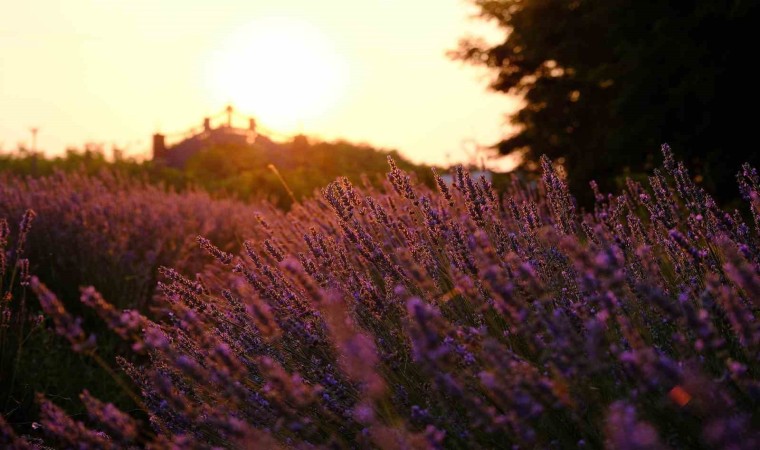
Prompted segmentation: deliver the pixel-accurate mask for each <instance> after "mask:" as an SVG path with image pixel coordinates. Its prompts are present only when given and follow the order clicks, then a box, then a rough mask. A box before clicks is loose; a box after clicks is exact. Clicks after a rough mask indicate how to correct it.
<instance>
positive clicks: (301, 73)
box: [208, 18, 347, 132]
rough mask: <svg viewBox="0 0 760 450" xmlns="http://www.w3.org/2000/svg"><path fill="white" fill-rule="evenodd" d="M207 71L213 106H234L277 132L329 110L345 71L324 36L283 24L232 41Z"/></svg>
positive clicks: (250, 30)
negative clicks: (226, 104) (228, 103)
mask: <svg viewBox="0 0 760 450" xmlns="http://www.w3.org/2000/svg"><path fill="white" fill-rule="evenodd" d="M209 69H210V70H209V77H208V82H209V88H210V91H211V96H212V100H213V101H214V102H215V103H217V104H222V103H227V102H230V103H233V104H235V105H236V106H237V107H238V108H240V109H241V110H243V111H244V112H245V113H250V114H253V115H255V116H256V117H257V118H259V120H260V121H261V122H262V123H263V124H264V125H266V126H271V127H272V128H274V129H276V130H278V131H282V132H293V131H297V130H296V128H297V127H299V126H300V125H302V124H303V123H304V122H305V121H308V120H309V119H311V118H314V117H317V116H318V115H320V114H323V113H325V112H326V111H327V110H328V109H330V107H332V106H334V105H335V104H336V103H337V102H338V100H339V99H340V96H341V94H342V93H343V91H344V89H345V83H346V81H347V70H346V65H345V63H344V61H342V60H341V58H340V57H339V56H338V55H337V53H336V52H335V51H334V50H333V49H332V48H331V45H330V42H329V41H328V39H327V38H326V37H325V35H324V34H323V33H321V32H320V31H319V30H318V29H316V28H313V27H311V26H310V25H309V24H307V23H303V22H299V21H297V20H294V19H285V18H270V19H263V20H258V21H255V22H252V23H250V24H249V25H248V26H246V27H244V28H243V29H241V30H240V31H238V32H237V33H234V34H233V35H231V36H230V37H229V39H228V40H227V41H226V42H225V43H223V45H222V46H221V47H220V48H219V49H218V50H217V51H216V52H215V53H214V54H213V55H212V57H211V58H210V66H209Z"/></svg>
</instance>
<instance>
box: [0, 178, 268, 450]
mask: <svg viewBox="0 0 760 450" xmlns="http://www.w3.org/2000/svg"><path fill="white" fill-rule="evenodd" d="M262 208H266V205H258V206H257V207H256V209H255V210H254V209H253V208H252V207H250V206H248V205H245V204H242V203H240V202H235V201H232V200H220V199H214V198H211V197H210V196H209V195H208V194H206V193H205V192H202V191H186V192H182V193H177V192H172V191H170V190H167V189H164V188H161V187H158V186H152V185H150V184H147V183H144V182H140V181H138V180H136V179H134V177H133V178H132V179H129V178H125V177H123V176H122V175H119V174H118V173H117V172H115V171H114V172H103V173H102V174H100V175H99V176H87V175H85V174H84V173H82V172H72V173H57V174H53V175H51V176H47V177H42V178H28V177H20V176H15V175H12V174H9V173H3V174H0V218H2V217H5V218H7V219H8V221H4V222H2V223H3V225H0V263H2V264H0V297H2V298H3V301H0V415H2V414H5V415H6V418H7V419H8V420H9V421H12V422H13V423H22V424H25V425H24V427H25V428H27V429H28V428H29V423H30V422H31V421H32V420H34V419H35V418H36V417H37V415H38V413H37V412H36V411H35V409H37V408H36V406H35V399H34V394H35V392H36V391H42V392H46V393H49V394H50V395H51V396H55V397H57V398H58V399H59V403H60V404H61V405H62V406H64V407H65V408H66V409H67V410H68V411H70V412H71V413H81V412H82V411H83V409H84V408H83V406H82V405H81V402H79V400H78V399H77V395H78V394H79V393H80V392H81V391H82V389H83V388H85V387H86V388H88V389H89V390H90V392H92V393H93V394H94V395H98V396H108V398H109V400H110V401H113V402H116V403H117V404H119V405H120V406H122V407H125V408H134V404H133V403H134V402H132V401H130V399H129V396H128V395H126V394H125V393H123V392H121V391H120V390H118V383H116V382H115V381H114V380H113V379H112V378H111V377H110V376H109V375H108V370H106V369H104V368H102V367H101V365H100V364H98V363H97V362H95V361H93V360H92V359H91V358H85V359H82V358H81V357H80V356H79V355H76V354H72V353H71V352H70V351H69V350H68V349H67V348H66V345H65V343H64V342H62V341H61V340H60V339H58V338H56V336H55V335H54V333H51V332H50V331H49V329H50V327H49V326H47V325H48V324H47V323H45V322H42V321H41V316H40V315H39V312H40V308H39V305H38V302H37V300H36V298H34V296H33V295H32V296H29V295H28V294H27V292H25V291H26V290H27V289H28V288H27V287H26V286H24V285H25V284H27V283H26V282H25V280H26V279H27V278H28V275H29V274H30V273H33V274H35V275H37V276H38V277H39V278H40V279H43V280H45V283H46V284H47V285H48V286H49V287H50V288H51V289H53V290H54V291H55V292H56V293H57V294H58V295H59V296H60V298H62V299H63V300H64V301H65V302H66V307H67V308H68V309H69V311H70V312H72V313H74V314H76V315H78V316H81V317H82V319H83V320H84V325H85V326H86V327H87V328H88V330H89V331H90V332H92V333H94V334H97V335H98V350H99V354H100V355H101V356H102V358H103V359H104V360H105V361H106V362H108V363H109V364H110V365H113V360H114V353H116V352H121V351H122V349H124V348H126V349H128V345H125V344H123V343H121V342H120V339H119V338H118V337H117V336H115V335H114V334H113V333H109V332H108V330H107V327H106V326H105V325H104V324H102V322H101V321H100V320H99V319H98V318H97V316H96V315H95V314H93V313H92V312H91V311H89V310H87V308H85V307H84V306H83V305H81V304H80V303H79V301H78V297H79V287H80V286H86V285H94V286H95V287H96V288H97V289H98V290H99V291H100V292H101V293H102V294H103V295H105V296H106V297H107V298H108V299H109V301H110V302H111V303H113V304H114V305H115V306H116V307H118V308H137V309H139V310H141V311H147V309H148V305H149V303H150V301H151V299H152V297H153V295H154V292H155V288H156V282H157V280H158V278H159V273H158V268H159V267H161V266H171V267H176V268H177V269H178V270H181V271H183V272H186V273H195V272H199V271H202V270H203V267H204V266H205V265H206V264H208V262H209V261H208V260H207V259H206V258H205V257H204V255H203V254H200V252H198V251H197V250H196V244H195V235H196V234H199V233H200V234H204V235H207V236H209V237H210V238H212V239H214V242H216V243H218V244H219V246H221V247H223V248H224V249H225V250H227V251H238V250H239V249H241V248H242V241H243V238H244V237H251V236H255V234H254V232H255V228H254V227H253V225H251V220H250V217H251V216H252V215H254V214H255V212H256V211H257V210H262ZM27 209H31V210H33V211H34V213H36V214H33V213H26V212H25V211H26V210H27ZM22 217H23V220H21V222H22V223H21V224H20V226H18V225H19V222H18V221H19V220H20V219H22ZM9 225H10V226H9ZM14 272H15V275H14ZM19 282H22V283H19ZM0 447H2V445H0Z"/></svg>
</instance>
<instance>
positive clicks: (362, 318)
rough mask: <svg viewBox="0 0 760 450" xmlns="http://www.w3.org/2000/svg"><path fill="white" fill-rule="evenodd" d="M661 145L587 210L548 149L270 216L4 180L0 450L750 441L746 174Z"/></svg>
mask: <svg viewBox="0 0 760 450" xmlns="http://www.w3.org/2000/svg"><path fill="white" fill-rule="evenodd" d="M663 155H664V167H662V168H661V169H658V170H655V171H654V173H652V174H651V177H650V178H649V180H648V183H646V184H641V183H639V182H636V181H632V180H629V181H628V182H627V184H626V187H625V189H624V190H623V191H621V192H618V193H611V194H608V193H603V192H600V191H599V190H598V189H597V188H596V185H595V184H593V183H592V186H591V188H592V189H593V191H594V194H595V198H596V202H595V205H594V207H593V209H591V210H583V209H581V208H579V207H578V206H577V205H576V202H575V200H574V199H573V197H572V196H571V195H570V192H569V190H568V188H567V185H566V183H565V181H564V178H563V177H562V176H561V174H560V173H559V172H558V171H557V170H555V168H554V167H553V165H552V163H551V161H549V160H548V159H546V158H544V159H542V169H543V175H542V178H541V180H539V182H537V183H532V182H521V181H519V180H518V179H517V178H515V179H514V182H513V183H512V185H511V187H509V188H508V189H506V190H505V191H504V192H496V191H495V190H494V189H493V187H492V186H491V185H490V184H489V182H487V181H486V180H485V179H473V178H472V177H471V176H470V175H469V174H468V173H467V171H466V170H464V169H462V168H461V167H460V168H459V169H458V170H457V171H456V172H455V174H454V177H453V178H454V183H453V185H447V184H446V183H444V181H443V180H442V179H441V178H440V177H438V176H437V175H436V179H437V182H438V183H437V186H438V188H437V189H436V190H431V189H429V188H427V187H425V186H424V185H422V184H420V183H417V182H416V179H415V178H414V177H411V176H410V175H408V174H406V173H405V172H403V171H401V170H400V169H398V168H397V167H396V165H395V163H394V162H393V161H392V160H390V171H389V173H388V176H387V181H386V182H385V184H384V186H382V187H380V188H377V187H372V186H371V185H369V184H367V185H365V186H355V185H352V184H351V183H350V182H349V181H348V180H347V179H338V180H336V181H335V182H333V183H331V184H330V185H328V186H326V187H325V188H324V189H323V190H322V191H321V195H318V196H317V197H315V198H314V199H310V200H304V201H302V202H301V203H297V204H295V205H294V206H293V207H292V209H291V210H290V211H288V212H284V211H282V210H279V209H276V208H274V207H271V206H269V205H268V204H267V203H256V204H245V203H240V202H237V201H234V200H224V199H214V198H212V197H210V196H209V195H208V194H205V193H203V192H200V191H198V192H195V191H191V192H186V193H177V192H171V191H169V190H166V189H164V188H162V187H157V186H153V185H150V184H146V183H141V182H138V181H134V180H132V181H130V180H123V179H120V178H119V177H118V176H115V175H108V174H103V175H100V176H84V175H77V174H76V173H73V174H66V175H63V174H58V175H54V176H50V177H43V178H38V179H31V178H20V177H14V176H9V175H5V176H2V177H0V217H5V220H4V221H2V222H0V248H2V252H0V258H2V259H0V280H1V284H0V294H2V296H3V297H2V303H1V304H0V317H1V318H2V322H1V323H0V346H2V347H1V348H2V353H1V354H0V356H2V358H0V401H2V402H3V404H0V406H1V407H3V409H2V410H1V411H2V413H3V414H2V416H0V447H2V448H9V449H42V448H63V449H69V448H71V449H132V448H134V449H142V448H146V449H211V448H233V449H257V448H267V449H268V448H299V449H306V448H331V449H343V448H346V449H351V448H381V449H418V448H419V449H427V448H429V449H438V448H475V449H477V448H514V449H531V448H542V449H543V448H549V449H566V448H609V449H655V448H662V449H665V448H684V449H685V448H697V449H712V448H716V449H756V448H760V408H759V407H758V406H759V402H760V322H759V321H758V318H759V317H760V235H758V226H760V176H758V174H757V172H756V171H755V170H754V169H753V168H751V167H749V166H745V167H744V168H743V169H742V171H741V173H740V174H739V175H738V177H737V180H738V189H739V191H740V192H741V195H742V197H743V198H744V200H745V204H744V205H743V206H742V207H741V208H742V209H741V210H738V211H726V210H723V209H721V208H720V207H719V206H718V205H717V204H716V202H715V201H713V200H712V198H711V197H710V195H709V194H708V193H706V192H704V191H703V190H702V188H701V187H699V186H698V185H696V184H695V183H693V182H692V179H691V177H690V176H689V174H688V173H687V171H686V169H685V168H684V166H683V165H682V164H680V163H678V162H677V161H676V160H675V158H674V156H673V155H672V154H671V152H670V150H669V148H668V147H667V146H664V147H663ZM53 349H55V351H53ZM51 358H52V360H53V361H57V362H56V365H51V364H50V363H49V362H46V361H49V360H51ZM61 361H65V362H66V364H63V363H62V362H61ZM87 377H89V378H87ZM41 379H45V380H48V381H47V382H45V383H42V384H40V383H39V382H38V381H35V380H41ZM61 379H65V381H66V383H63V382H61ZM82 380H84V381H82ZM103 380H107V381H103ZM35 383H37V384H35ZM64 391H65V392H69V391H71V392H72V394H71V395H68V396H67V395H63V394H62V392H64ZM77 395H78V397H79V398H76V396H77Z"/></svg>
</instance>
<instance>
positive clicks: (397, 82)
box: [0, 0, 515, 164]
mask: <svg viewBox="0 0 760 450" xmlns="http://www.w3.org/2000/svg"><path fill="white" fill-rule="evenodd" d="M472 12H473V9H472V8H471V7H470V6H469V5H468V4H467V2H465V1H463V0H406V1H404V0H382V1H381V0H365V1H361V2H350V1H345V0H324V1H320V2H314V1H307V0H279V1H266V2H265V1H244V0H219V1H213V2H212V1H200V0H130V1H119V0H65V1H64V0H61V1H53V0H29V1H25V2H14V3H9V4H8V5H6V7H5V8H4V12H3V14H2V15H1V16H0V149H2V151H6V152H7V151H10V150H13V149H15V148H16V147H17V146H18V145H19V144H21V145H25V146H27V147H28V146H30V145H31V143H30V142H31V133H30V128H31V127H39V133H38V138H37V148H38V149H41V150H44V151H45V152H46V153H48V154H58V153H61V152H63V150H64V149H65V148H66V147H67V146H72V147H80V148H81V147H82V146H83V145H84V143H85V142H99V143H104V144H106V146H107V147H110V146H111V145H112V144H116V145H118V146H120V147H122V148H125V149H126V154H127V155H133V156H139V155H142V156H143V157H145V156H147V155H148V154H149V151H150V136H151V134H152V133H154V132H156V131H161V132H164V133H174V132H179V131H184V130H186V129H189V128H191V127H195V126H198V125H200V123H201V121H202V118H203V117H204V116H205V115H210V114H215V113H217V112H218V111H220V110H222V108H224V106H225V105H226V104H227V103H228V102H230V103H232V104H234V105H235V107H236V108H237V109H238V110H239V111H240V112H241V113H243V114H246V115H252V116H254V117H256V119H257V121H258V122H259V123H260V124H261V125H262V126H263V127H265V128H267V129H271V130H274V131H276V132H278V133H281V134H282V135H290V134H293V133H298V132H302V133H305V134H307V135H310V136H315V137H319V138H322V139H328V140H330V139H337V138H344V139H347V140H350V141H352V142H366V143H369V144H371V145H373V146H376V147H382V148H388V149H398V150H400V151H401V152H402V154H404V155H406V156H407V157H409V158H410V159H412V160H413V161H417V162H423V161H424V162H429V163H438V164H445V163H446V162H449V161H450V162H458V161H467V160H468V158H469V157H468V155H467V151H466V149H467V148H468V147H471V146H472V143H473V142H475V143H478V144H490V143H493V142H496V141H497V140H498V139H499V138H500V137H501V136H503V134H504V133H506V132H507V131H509V128H508V126H507V125H505V119H504V117H505V114H506V113H508V112H510V111H511V110H513V109H514V107H515V101H514V99H512V98H510V97H507V96H504V95H502V94H497V93H490V92H487V90H486V86H487V80H488V78H487V74H486V73H484V72H482V71H480V70H477V69H474V68H471V67H467V66H463V64H462V63H460V62H456V61H451V60H449V59H448V58H447V57H446V55H445V53H446V51H447V50H451V49H454V48H455V47H456V45H457V41H458V39H459V38H461V37H463V36H465V35H466V34H468V33H470V34H471V33H475V34H483V33H486V34H489V33H490V35H491V37H493V38H495V39H498V38H499V37H500V35H499V33H498V32H497V31H495V29H492V28H490V27H488V26H487V24H483V23H481V22H478V21H475V20H472V19H471V18H470V16H471V15H472Z"/></svg>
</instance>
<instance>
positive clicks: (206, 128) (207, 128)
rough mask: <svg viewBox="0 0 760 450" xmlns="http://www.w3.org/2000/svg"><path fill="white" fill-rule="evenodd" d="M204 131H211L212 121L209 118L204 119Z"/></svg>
mask: <svg viewBox="0 0 760 450" xmlns="http://www.w3.org/2000/svg"><path fill="white" fill-rule="evenodd" d="M203 131H211V119H209V118H208V117H204V118H203Z"/></svg>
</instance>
